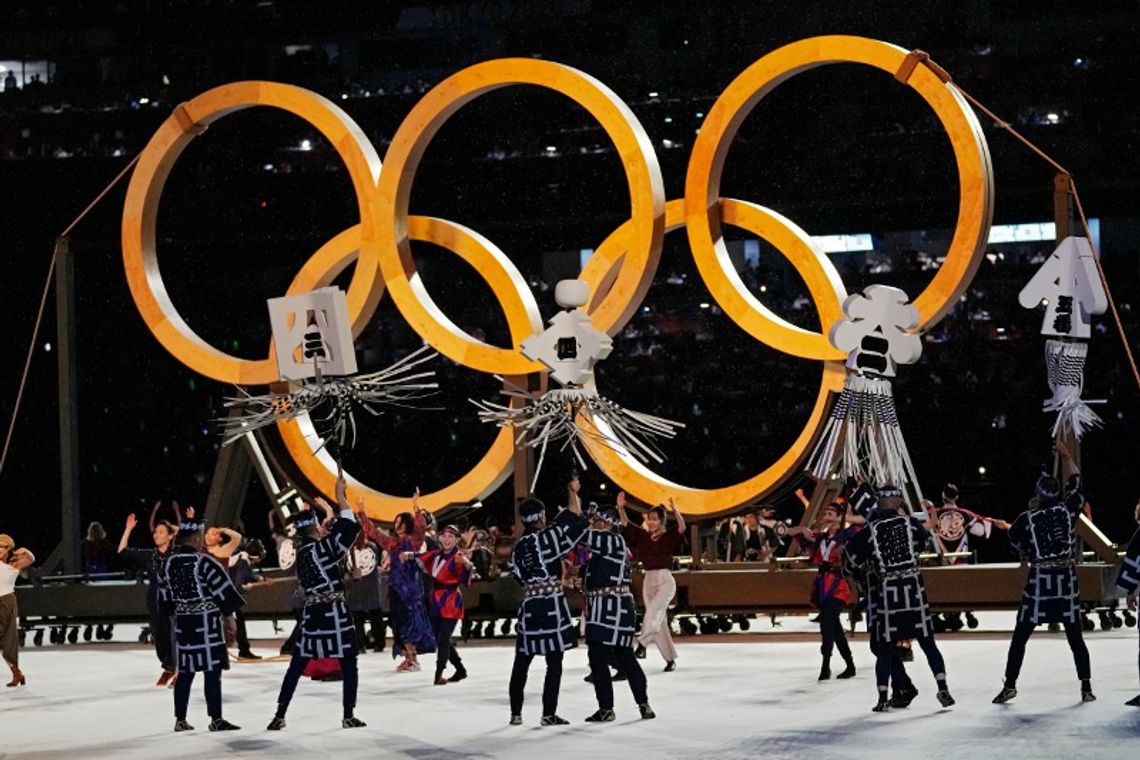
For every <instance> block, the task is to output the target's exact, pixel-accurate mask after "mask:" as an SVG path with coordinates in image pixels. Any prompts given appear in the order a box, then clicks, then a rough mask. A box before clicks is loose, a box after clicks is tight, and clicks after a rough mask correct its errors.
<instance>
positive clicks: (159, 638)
mask: <svg viewBox="0 0 1140 760" xmlns="http://www.w3.org/2000/svg"><path fill="white" fill-rule="evenodd" d="M150 637H151V639H152V640H153V641H154V653H155V654H156V655H158V661H159V662H161V663H162V669H163V670H166V671H169V672H171V673H173V672H174V671H175V670H176V669H177V664H176V663H175V661H174V627H173V626H172V625H171V618H170V616H169V615H158V614H154V615H151V616H150Z"/></svg>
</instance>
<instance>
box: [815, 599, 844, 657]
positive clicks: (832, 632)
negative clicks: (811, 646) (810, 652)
mask: <svg viewBox="0 0 1140 760" xmlns="http://www.w3.org/2000/svg"><path fill="white" fill-rule="evenodd" d="M845 608H846V605H844V604H843V602H841V601H839V600H838V599H832V600H831V601H830V602H828V603H827V604H825V605H823V607H822V608H820V610H819V635H820V638H821V639H823V643H822V644H821V645H820V647H819V651H820V653H821V654H822V655H823V658H824V659H827V658H829V657H831V650H832V647H834V648H836V649H838V650H839V656H840V657H842V658H843V661H844V662H851V647H850V646H848V644H847V635H846V634H845V633H844V632H843V623H842V622H840V620H839V616H840V615H841V614H842V613H843V610H844V609H845Z"/></svg>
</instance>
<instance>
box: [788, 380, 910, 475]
mask: <svg viewBox="0 0 1140 760" xmlns="http://www.w3.org/2000/svg"><path fill="white" fill-rule="evenodd" d="M840 441H842V447H841V445H840ZM808 471H809V472H811V474H812V475H814V476H815V477H816V478H820V479H825V478H828V477H831V476H832V475H833V474H837V475H840V476H843V477H845V478H846V477H853V476H854V477H860V478H862V479H863V480H865V481H867V482H869V483H873V484H875V485H884V484H888V483H889V484H891V485H895V486H897V487H899V488H900V489H903V491H904V492H905V491H906V488H905V486H906V485H908V484H909V485H910V486H911V487H912V488H913V489H914V490H915V491H916V492H917V493H919V495H920V497H921V492H920V491H918V478H917V477H916V476H915V473H914V465H913V464H911V461H910V454H909V453H908V452H907V448H906V441H905V440H903V434H902V428H900V427H899V422H898V416H897V414H896V412H895V398H894V395H893V394H892V392H891V383H890V381H889V380H886V379H884V378H882V377H877V376H867V375H862V374H860V373H858V372H848V374H847V378H846V379H845V380H844V381H843V392H842V393H841V394H840V396H839V399H838V400H837V401H836V403H835V407H834V408H833V409H832V411H831V415H830V417H829V418H828V420H827V426H826V427H825V428H824V431H823V435H822V437H821V438H820V440H819V443H818V444H816V447H815V451H814V452H812V455H811V459H810V460H809V464H808Z"/></svg>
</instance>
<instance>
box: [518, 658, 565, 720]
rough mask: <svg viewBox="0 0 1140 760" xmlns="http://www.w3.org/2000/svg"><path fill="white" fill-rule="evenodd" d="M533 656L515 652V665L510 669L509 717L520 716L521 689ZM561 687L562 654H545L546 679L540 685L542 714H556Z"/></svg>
mask: <svg viewBox="0 0 1140 760" xmlns="http://www.w3.org/2000/svg"><path fill="white" fill-rule="evenodd" d="M533 659H534V655H533V654H523V653H521V652H517V651H516V652H515V664H514V667H512V668H511V685H510V696H511V715H520V714H521V713H522V706H523V689H525V688H526V676H527V673H528V672H529V671H530V663H531V661H532V660H533ZM561 686H562V652H548V653H547V654H546V679H545V680H544V681H543V683H542V714H543V715H544V716H546V715H554V714H555V713H556V712H558V690H559V688H560V687H561Z"/></svg>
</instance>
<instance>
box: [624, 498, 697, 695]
mask: <svg viewBox="0 0 1140 760" xmlns="http://www.w3.org/2000/svg"><path fill="white" fill-rule="evenodd" d="M669 507H670V509H672V510H673V517H674V518H675V520H676V529H675V530H668V529H667V527H666V515H665V507H663V506H661V505H660V504H658V505H657V506H655V507H653V508H652V509H650V510H649V511H648V512H646V513H645V521H644V522H643V523H642V524H641V525H640V526H638V525H634V524H633V523H631V522H630V521H629V518H628V517H627V516H626V514H625V493H624V492H622V491H619V492H618V495H617V513H618V518H619V519H620V520H621V535H622V537H623V538H625V540H626V542H627V543H628V544H629V546H630V547H631V548H632V549H633V550H634V552H636V553H637V556H638V557H639V558H640V559H641V562H642V564H643V565H644V567H645V578H644V579H643V581H642V585H641V595H642V597H643V601H644V602H645V616H644V617H643V618H642V620H641V634H640V635H639V636H638V637H637V650H636V652H635V654H636V656H637V657H638V658H643V657H645V647H646V646H648V645H649V644H651V643H654V644H656V645H657V651H658V652H660V653H661V656H662V657H664V658H665V672H666V673H669V672H672V671H673V670H675V669H676V667H677V648H676V647H675V646H674V645H673V636H672V634H671V632H670V631H669V602H671V601H673V595H674V594H676V593H677V581H676V580H674V578H673V558H674V557H675V556H677V555H678V554H679V553H680V552H681V546H682V544H683V543H684V541H685V518H684V517H682V516H681V511H680V510H679V509H677V503H676V502H675V501H673V499H672V497H670V499H669Z"/></svg>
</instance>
